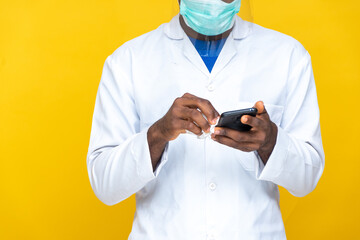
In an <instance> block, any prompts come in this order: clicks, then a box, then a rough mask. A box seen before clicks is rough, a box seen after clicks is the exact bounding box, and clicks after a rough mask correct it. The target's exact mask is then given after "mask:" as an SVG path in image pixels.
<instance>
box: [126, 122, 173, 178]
mask: <svg viewBox="0 0 360 240" xmlns="http://www.w3.org/2000/svg"><path fill="white" fill-rule="evenodd" d="M149 128H150V126H149V127H146V128H145V129H143V130H142V131H141V132H140V133H138V134H137V135H136V136H135V138H134V139H133V141H132V143H131V153H132V155H133V156H134V159H135V162H136V169H137V174H138V176H139V177H140V179H142V180H143V181H145V182H147V181H150V180H152V179H154V178H156V177H157V176H158V175H159V173H160V171H161V168H162V167H163V166H164V165H165V163H166V162H167V157H168V147H169V146H168V145H169V143H167V144H166V146H165V150H164V152H163V154H162V156H161V159H160V160H159V163H158V164H157V167H156V169H155V171H153V167H152V163H151V156H150V149H149V144H148V140H147V132H148V130H149Z"/></svg>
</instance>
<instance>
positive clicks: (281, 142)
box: [255, 127, 290, 181]
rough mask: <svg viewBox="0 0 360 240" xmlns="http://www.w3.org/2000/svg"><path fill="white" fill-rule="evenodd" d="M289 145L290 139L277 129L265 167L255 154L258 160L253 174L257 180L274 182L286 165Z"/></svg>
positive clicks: (281, 130) (280, 129) (283, 131)
mask: <svg viewBox="0 0 360 240" xmlns="http://www.w3.org/2000/svg"><path fill="white" fill-rule="evenodd" d="M289 145H290V137H289V136H288V134H287V133H286V131H285V130H283V129H282V128H280V127H278V133H277V139H276V144H275V146H274V149H273V151H272V153H271V155H270V157H269V159H268V161H267V163H266V165H265V166H264V163H263V161H262V160H261V158H260V156H259V154H258V153H257V152H255V155H256V157H257V159H258V162H257V163H256V164H255V174H256V178H257V179H258V180H265V181H274V180H275V179H276V178H277V177H278V176H279V175H280V174H281V172H282V171H283V169H284V166H285V165H286V161H287V155H288V151H289Z"/></svg>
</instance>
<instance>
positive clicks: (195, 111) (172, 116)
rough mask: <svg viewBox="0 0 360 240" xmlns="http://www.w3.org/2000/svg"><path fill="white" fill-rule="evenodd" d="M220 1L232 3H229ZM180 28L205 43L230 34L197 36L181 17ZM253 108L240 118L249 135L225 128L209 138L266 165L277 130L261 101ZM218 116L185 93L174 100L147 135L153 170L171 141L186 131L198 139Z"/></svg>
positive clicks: (274, 142)
mask: <svg viewBox="0 0 360 240" xmlns="http://www.w3.org/2000/svg"><path fill="white" fill-rule="evenodd" d="M223 1H224V2H232V1H233V0H223ZM179 3H180V1H179ZM180 25H181V27H182V28H183V30H184V32H185V33H186V34H187V35H188V36H190V37H193V38H197V39H200V40H209V41H210V40H218V39H221V38H224V37H227V36H228V35H229V34H230V32H231V30H232V29H230V30H228V31H226V32H225V33H223V34H220V35H217V36H205V35H201V34H199V33H197V32H195V31H194V30H192V29H191V28H190V27H188V26H187V25H186V24H185V22H184V19H183V17H182V16H181V15H180ZM254 107H255V108H257V109H258V113H257V115H256V116H255V117H252V116H249V115H246V116H243V117H242V118H241V122H242V123H244V124H248V125H250V126H252V129H251V130H250V131H248V132H239V131H236V130H232V129H229V128H222V127H216V128H215V132H214V133H213V134H211V138H212V139H213V140H214V141H216V142H218V143H220V144H224V145H226V146H229V147H232V148H235V149H238V150H240V151H244V152H251V151H257V152H258V154H259V156H260V158H261V160H262V161H263V163H264V164H266V162H267V161H268V159H269V157H270V155H271V153H272V151H273V149H274V146H275V144H276V138H277V131H278V129H277V126H276V124H275V123H273V122H272V121H271V120H270V117H269V115H268V113H267V111H266V109H265V106H264V103H263V102H262V101H258V102H256V103H255V105H254ZM202 114H204V115H205V116H206V119H208V120H206V119H205V118H204V116H203V115H202ZM219 116H220V115H219V113H218V112H217V111H216V109H215V108H214V106H213V105H212V104H211V103H210V101H208V100H206V99H202V98H199V97H197V96H194V95H192V94H190V93H185V94H184V95H183V96H182V97H178V98H176V99H175V100H174V102H173V104H172V106H171V107H170V109H169V110H168V112H167V113H166V114H165V115H164V116H163V117H162V118H161V119H159V120H158V121H156V122H155V123H154V124H153V125H152V126H151V127H150V128H149V130H148V132H147V140H148V144H149V149H150V156H151V162H152V166H153V170H155V169H156V166H157V164H158V162H159V160H160V159H161V156H162V154H163V152H164V149H165V146H166V144H167V143H168V142H169V141H172V140H175V139H176V138H177V137H178V136H179V135H180V134H182V133H186V130H188V131H190V132H192V133H194V134H196V135H201V134H202V131H204V132H206V133H209V131H210V125H213V124H215V123H216V121H217V119H218V118H219Z"/></svg>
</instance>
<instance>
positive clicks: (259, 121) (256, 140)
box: [211, 101, 278, 164]
mask: <svg viewBox="0 0 360 240" xmlns="http://www.w3.org/2000/svg"><path fill="white" fill-rule="evenodd" d="M254 107H255V108H256V109H257V110H258V112H257V114H256V116H255V117H253V116H250V115H244V116H242V118H241V122H242V123H243V124H247V125H250V126H252V128H251V129H250V131H247V132H240V131H237V130H233V129H230V128H223V127H216V128H215V132H214V133H213V134H212V135H211V138H212V139H213V140H215V141H217V142H219V143H221V144H224V145H227V146H229V147H232V148H236V149H239V150H241V151H244V152H251V151H257V152H258V154H259V155H260V157H261V159H262V161H263V163H264V164H266V162H267V160H268V159H269V157H270V155H271V153H272V151H273V149H274V146H275V143H276V138H277V131H278V129H277V126H276V124H275V123H273V122H272V121H271V120H270V117H269V114H268V113H267V111H266V109H265V106H264V103H263V102H262V101H258V102H256V103H255V105H254Z"/></svg>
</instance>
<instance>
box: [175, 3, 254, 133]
mask: <svg viewBox="0 0 360 240" xmlns="http://www.w3.org/2000/svg"><path fill="white" fill-rule="evenodd" d="M173 1H174V0H173ZM251 1H252V0H179V1H177V0H176V1H174V6H173V10H174V15H175V14H178V13H179V17H180V19H179V20H180V25H181V27H182V28H183V30H184V32H185V33H186V35H187V36H188V37H189V39H190V41H191V42H192V43H193V45H194V47H195V48H196V50H197V51H198V53H199V54H200V56H201V58H202V59H203V60H204V63H205V65H206V67H207V68H208V70H209V72H211V71H212V68H213V66H214V64H215V61H216V59H217V57H218V56H219V54H220V51H221V49H222V47H223V46H224V44H225V41H226V39H227V37H228V36H229V34H230V33H231V31H232V29H233V27H234V26H235V24H236V21H235V18H236V15H238V16H240V17H241V18H242V19H243V20H245V21H250V22H253V12H252V2H251ZM204 117H205V116H204ZM205 118H206V117H205ZM215 126H216V124H215V125H211V128H210V133H205V132H203V134H202V135H201V136H198V138H200V139H203V138H206V137H209V136H210V135H211V133H213V131H214V128H215ZM187 132H188V133H190V134H192V133H191V132H189V131H187Z"/></svg>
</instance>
